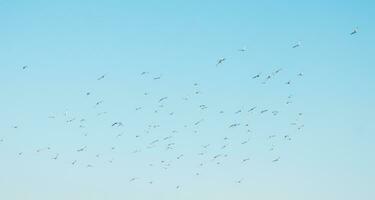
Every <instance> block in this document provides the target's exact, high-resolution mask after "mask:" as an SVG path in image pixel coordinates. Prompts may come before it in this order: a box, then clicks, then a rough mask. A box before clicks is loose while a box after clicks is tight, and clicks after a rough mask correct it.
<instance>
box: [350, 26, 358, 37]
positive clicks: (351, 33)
mask: <svg viewBox="0 0 375 200" xmlns="http://www.w3.org/2000/svg"><path fill="white" fill-rule="evenodd" d="M356 33H358V27H355V28H354V29H353V31H352V32H350V35H354V34H356Z"/></svg>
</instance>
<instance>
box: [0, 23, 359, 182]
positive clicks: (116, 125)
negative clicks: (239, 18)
mask: <svg viewBox="0 0 375 200" xmlns="http://www.w3.org/2000/svg"><path fill="white" fill-rule="evenodd" d="M356 33H358V29H357V28H355V29H354V30H353V31H352V32H351V33H350V35H354V34H356ZM300 46H301V43H300V42H297V43H295V44H293V45H292V48H298V47H300ZM238 51H240V52H246V51H247V48H246V47H243V48H241V49H238ZM226 61H227V59H226V58H219V59H218V60H217V62H216V66H220V65H222V64H224V62H226ZM22 70H24V71H26V70H29V67H28V66H23V67H22ZM282 71H283V69H282V68H279V69H276V70H274V71H273V72H271V73H267V74H266V75H264V74H262V73H257V74H253V75H251V76H250V77H249V79H251V80H252V81H256V80H260V81H257V82H255V83H260V84H267V83H268V82H269V81H270V80H271V79H273V78H275V77H276V76H278V75H279V74H280V73H281V72H282ZM149 75H150V73H149V72H146V71H144V72H141V73H140V74H139V76H141V77H147V76H148V77H150V76H149ZM303 76H304V74H303V73H302V72H299V73H297V74H295V76H294V77H293V78H295V79H301V78H302V77H303ZM108 78H109V77H107V75H106V74H103V75H100V76H98V77H97V78H96V81H98V82H102V81H105V80H106V79H108ZM150 79H151V81H160V79H162V76H160V75H156V76H151V77H150ZM293 83H294V81H293ZM99 84H100V83H99ZM284 84H285V85H286V86H288V85H291V84H292V80H287V81H285V82H284ZM199 86H200V85H199V84H198V83H193V90H192V91H191V95H192V96H196V98H202V97H204V96H203V95H201V92H200V90H199ZM94 92H95V91H86V92H85V93H84V94H83V95H85V96H91V95H92V94H93V93H94ZM143 96H144V97H145V98H146V97H147V96H149V92H144V93H143ZM178 99H179V100H180V101H184V102H186V101H189V99H190V98H188V97H182V98H178ZM151 101H152V102H154V103H155V102H156V103H157V106H156V108H152V111H151V112H146V111H145V110H146V109H144V107H143V106H137V107H135V108H134V110H135V111H136V112H142V111H144V112H145V113H144V114H145V115H146V116H147V115H152V114H156V115H158V114H159V115H161V114H165V115H167V116H170V117H176V118H177V119H175V120H179V119H178V116H177V113H178V111H168V112H162V111H163V109H164V108H166V107H167V106H168V101H171V96H160V97H158V98H157V99H151ZM283 101H284V103H283V104H284V105H286V106H289V105H290V104H292V103H293V95H291V94H286V99H284V100H283ZM104 103H105V102H104V100H97V101H94V102H92V104H93V107H94V109H95V108H97V107H103V104H104ZM209 108H210V105H207V104H201V105H198V106H197V107H196V109H197V110H199V111H202V112H206V111H207V110H209ZM192 109H194V108H192ZM96 112H97V113H96V116H92V117H100V116H103V115H106V116H108V115H110V112H107V111H100V112H99V111H96ZM212 112H214V113H216V114H218V115H222V116H224V115H225V114H226V113H229V114H228V115H227V117H228V118H229V119H228V123H227V124H218V125H217V126H219V127H220V129H222V130H225V132H227V136H225V137H223V138H222V139H221V143H219V144H213V143H209V144H199V147H198V148H196V149H194V147H191V148H192V150H191V152H194V153H192V154H190V155H187V154H184V153H180V152H179V146H178V144H179V141H178V139H177V138H178V137H179V136H180V135H181V134H188V133H187V130H189V131H192V132H193V133H195V134H198V133H199V127H200V126H201V125H202V124H204V123H205V122H206V121H207V119H206V118H204V117H202V116H198V117H197V120H195V121H193V122H191V121H187V122H182V123H183V124H184V125H183V126H182V127H180V128H179V129H176V128H175V126H173V127H174V128H170V131H169V132H165V133H161V134H160V132H159V133H158V134H155V135H157V137H156V138H155V137H154V138H152V137H153V132H157V131H158V129H159V128H160V127H162V126H163V127H166V128H167V129H168V127H167V126H168V124H166V123H163V122H160V123H152V124H148V125H147V126H146V127H142V129H143V130H144V135H142V134H135V135H132V137H131V138H133V139H135V140H137V139H139V138H141V137H147V139H146V140H148V138H150V139H149V141H148V142H146V143H143V146H142V147H140V148H137V149H133V150H132V151H131V152H129V153H130V154H140V153H147V152H148V151H152V149H155V148H156V147H157V146H159V147H160V148H161V149H163V150H164V151H171V152H173V153H172V154H170V155H174V156H173V157H171V158H167V159H161V160H159V161H158V162H150V163H149V164H148V166H149V167H159V168H160V169H161V170H168V169H170V168H171V167H172V166H173V164H174V163H175V162H179V161H181V160H183V159H184V158H185V157H189V160H196V161H197V163H196V165H195V164H194V165H195V166H197V168H193V169H191V173H192V175H194V176H200V175H201V172H200V168H202V167H203V166H207V165H216V166H220V165H223V164H225V162H226V158H228V157H230V153H228V151H227V152H226V151H224V150H227V149H230V148H235V147H236V146H245V145H248V144H249V143H250V142H251V139H250V138H251V135H253V134H255V133H254V132H253V131H252V130H251V128H250V124H249V122H246V121H244V120H242V121H241V120H238V121H235V122H233V117H232V116H233V115H240V114H246V115H250V114H251V115H253V116H254V115H256V116H264V115H267V114H268V115H269V116H272V117H278V116H279V115H280V110H278V109H272V108H265V107H261V106H257V105H251V106H249V107H248V108H244V107H243V106H242V108H241V109H238V110H233V111H224V110H216V111H212ZM293 116H295V117H296V118H295V119H293V120H292V121H290V123H289V124H287V126H288V127H291V129H292V130H294V131H296V133H300V132H301V131H302V130H303V128H304V126H305V125H304V123H303V122H302V116H303V113H302V112H297V113H294V114H293ZM48 119H49V120H58V119H63V123H65V124H68V125H71V126H73V124H74V125H78V126H79V130H80V131H81V130H85V128H87V126H88V124H87V123H86V122H87V121H88V120H87V119H85V118H80V117H78V116H72V115H71V114H70V112H69V111H65V112H63V113H62V114H61V115H50V116H48ZM287 120H290V119H287ZM180 122H181V120H180ZM103 125H104V126H107V127H109V128H112V129H113V131H114V132H116V134H115V135H114V137H115V138H117V139H120V138H121V137H123V136H124V135H125V134H129V133H127V131H126V123H125V122H123V121H121V120H114V121H112V122H111V123H110V124H103ZM12 128H13V129H18V128H19V126H18V125H13V126H12ZM189 128H190V129H189ZM82 132H85V131H82ZM233 132H235V133H241V134H243V135H241V136H244V137H243V138H244V139H242V140H241V142H239V143H235V142H231V133H233ZM207 134H209V137H212V138H214V137H217V136H216V135H215V134H213V133H207ZM207 134H206V136H207ZM210 134H211V135H210ZM83 136H84V137H89V135H88V133H86V132H85V133H84V134H83ZM293 136H294V135H292V134H283V135H281V134H268V135H267V136H265V137H264V139H266V140H267V141H270V143H269V144H270V145H269V147H268V151H275V149H276V146H275V144H274V143H273V142H272V141H273V140H275V139H276V138H279V139H281V140H283V141H290V140H292V137H293ZM111 137H112V136H111ZM131 138H128V140H130V139H131ZM151 138H152V139H151ZM4 142H6V141H5V139H4V138H0V144H1V143H4ZM128 142H129V141H128ZM215 145H216V146H217V148H216V149H215V148H213V146H215ZM115 150H116V145H114V146H112V147H110V151H115ZM74 151H75V152H76V153H77V154H80V153H82V152H91V153H92V154H93V156H94V157H95V158H97V159H99V158H101V156H102V155H101V154H100V153H97V152H95V149H94V148H91V146H90V144H85V145H82V146H78V147H77V148H76V149H75V150H74ZM35 152H36V153H42V152H49V153H50V154H49V155H51V157H49V159H51V160H54V161H56V160H60V159H64V160H68V162H69V165H72V166H81V167H86V168H94V167H95V165H94V164H92V163H83V162H81V161H80V160H78V159H74V158H68V157H64V154H63V153H62V152H54V147H53V146H45V147H40V148H37V149H36V150H35ZM18 156H25V154H24V152H23V151H22V152H18ZM251 159H252V158H251V156H248V157H243V158H242V159H240V160H239V161H238V163H239V164H243V165H245V164H246V163H247V162H249V161H251ZM280 159H281V157H280V155H277V156H274V157H273V158H272V159H270V160H269V162H270V163H277V162H279V161H280ZM105 162H106V163H113V162H114V160H113V159H107V160H106V161H105ZM188 173H189V172H188ZM143 179H145V180H147V181H145V182H146V183H148V184H154V180H150V179H148V178H146V177H143ZM140 180H142V177H139V176H133V177H129V180H128V181H129V182H136V181H140ZM243 181H244V178H243V177H240V178H237V180H236V179H235V180H234V182H235V183H238V184H241V183H242V182H243ZM182 186H183V183H180V184H177V185H175V186H174V187H175V188H176V189H181V187H182Z"/></svg>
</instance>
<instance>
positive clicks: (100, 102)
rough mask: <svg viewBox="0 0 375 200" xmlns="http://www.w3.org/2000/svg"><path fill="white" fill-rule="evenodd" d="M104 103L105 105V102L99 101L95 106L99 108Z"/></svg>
mask: <svg viewBox="0 0 375 200" xmlns="http://www.w3.org/2000/svg"><path fill="white" fill-rule="evenodd" d="M102 103H103V101H98V102H96V104H95V106H99V105H100V104H102Z"/></svg>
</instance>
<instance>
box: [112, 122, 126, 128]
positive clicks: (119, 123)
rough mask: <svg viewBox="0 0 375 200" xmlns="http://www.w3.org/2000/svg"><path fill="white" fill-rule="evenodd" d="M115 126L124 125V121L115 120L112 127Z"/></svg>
mask: <svg viewBox="0 0 375 200" xmlns="http://www.w3.org/2000/svg"><path fill="white" fill-rule="evenodd" d="M114 126H117V127H120V126H123V124H122V122H114V123H113V124H112V127H114Z"/></svg>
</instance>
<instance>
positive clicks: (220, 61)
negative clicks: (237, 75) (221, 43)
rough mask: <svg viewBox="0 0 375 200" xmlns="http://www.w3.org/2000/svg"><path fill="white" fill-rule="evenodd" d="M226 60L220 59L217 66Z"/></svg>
mask: <svg viewBox="0 0 375 200" xmlns="http://www.w3.org/2000/svg"><path fill="white" fill-rule="evenodd" d="M225 60H226V59H225V58H220V59H219V60H218V61H217V63H216V66H218V65H220V64H222V63H223V62H224V61H225Z"/></svg>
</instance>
